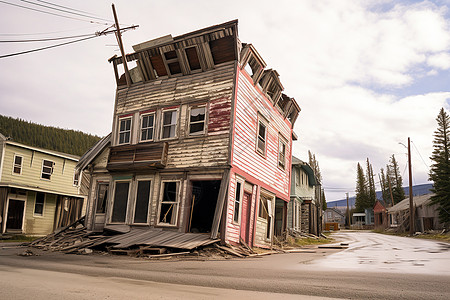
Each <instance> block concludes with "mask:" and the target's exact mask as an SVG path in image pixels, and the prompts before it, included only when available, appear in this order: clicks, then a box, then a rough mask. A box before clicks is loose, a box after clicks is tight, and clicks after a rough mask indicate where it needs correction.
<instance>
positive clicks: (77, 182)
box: [73, 168, 83, 187]
mask: <svg viewBox="0 0 450 300" xmlns="http://www.w3.org/2000/svg"><path fill="white" fill-rule="evenodd" d="M82 174H83V171H80V172H77V169H76V168H74V170H73V186H76V187H79V186H80V184H81V180H80V178H81V176H82ZM77 175H78V178H77ZM75 181H76V183H75Z"/></svg>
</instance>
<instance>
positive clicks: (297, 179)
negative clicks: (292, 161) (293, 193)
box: [295, 169, 300, 186]
mask: <svg viewBox="0 0 450 300" xmlns="http://www.w3.org/2000/svg"><path fill="white" fill-rule="evenodd" d="M295 185H296V186H299V185H300V170H299V169H295Z"/></svg>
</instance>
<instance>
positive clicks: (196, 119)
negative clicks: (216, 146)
mask: <svg viewBox="0 0 450 300" xmlns="http://www.w3.org/2000/svg"><path fill="white" fill-rule="evenodd" d="M205 112H206V107H205V106H203V107H191V108H190V114H189V134H192V135H195V134H202V133H205Z"/></svg>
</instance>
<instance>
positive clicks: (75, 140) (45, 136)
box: [0, 115, 100, 156]
mask: <svg viewBox="0 0 450 300" xmlns="http://www.w3.org/2000/svg"><path fill="white" fill-rule="evenodd" d="M0 133H1V134H3V135H4V136H5V137H10V138H11V140H12V141H15V142H18V143H22V144H25V145H29V146H33V147H39V148H45V149H50V150H55V151H59V152H64V153H70V154H75V155H79V156H81V155H83V154H84V152H86V151H87V150H89V148H91V147H92V145H94V144H95V143H96V142H97V141H98V140H99V139H100V138H99V137H98V136H94V135H91V134H86V133H83V132H81V131H75V130H67V129H61V128H56V127H50V126H44V125H39V124H35V123H31V122H27V121H24V120H21V119H14V118H11V117H6V116H2V115H0Z"/></svg>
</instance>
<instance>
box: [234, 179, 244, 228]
mask: <svg viewBox="0 0 450 300" xmlns="http://www.w3.org/2000/svg"><path fill="white" fill-rule="evenodd" d="M241 190H242V183H241V182H239V181H236V194H235V197H234V215H233V221H234V222H236V223H239V218H240V207H241V196H242V195H241Z"/></svg>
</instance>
